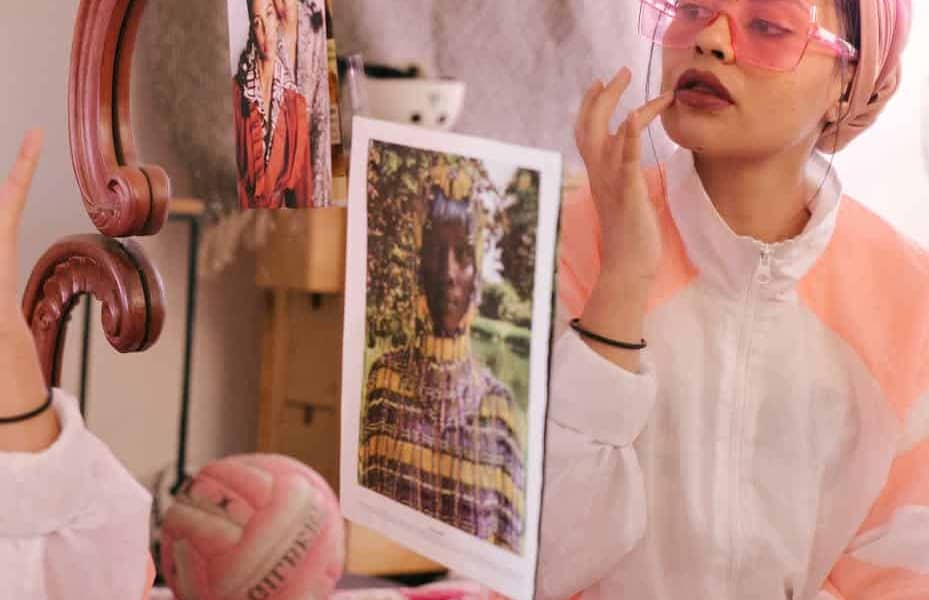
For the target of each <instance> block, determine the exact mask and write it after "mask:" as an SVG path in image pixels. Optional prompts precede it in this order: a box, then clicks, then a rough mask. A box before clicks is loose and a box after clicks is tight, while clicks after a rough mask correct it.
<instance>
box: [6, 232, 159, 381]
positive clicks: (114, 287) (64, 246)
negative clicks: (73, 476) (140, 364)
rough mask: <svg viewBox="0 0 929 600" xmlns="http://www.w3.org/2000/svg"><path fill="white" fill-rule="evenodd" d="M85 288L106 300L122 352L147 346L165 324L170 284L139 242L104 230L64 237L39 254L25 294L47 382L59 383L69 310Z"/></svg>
mask: <svg viewBox="0 0 929 600" xmlns="http://www.w3.org/2000/svg"><path fill="white" fill-rule="evenodd" d="M85 293H87V294H92V295H93V297H94V298H96V299H97V301H99V302H100V304H101V318H100V321H101V323H102V324H103V331H104V333H106V337H107V340H109V342H110V344H111V345H112V346H113V348H115V349H116V350H117V351H119V352H141V351H143V350H146V349H147V348H149V347H150V346H151V345H152V344H154V343H155V341H156V340H157V339H158V336H159V334H160V333H161V329H162V326H163V324H164V305H165V302H164V286H163V284H162V282H161V278H160V276H159V275H158V272H157V271H156V270H155V268H154V267H153V266H152V265H151V263H149V262H148V260H147V259H146V258H145V254H144V253H143V252H142V249H141V248H140V247H139V245H138V244H137V243H135V242H132V241H129V242H124V243H121V242H118V241H116V240H114V239H111V238H107V237H105V236H102V235H75V236H71V237H67V238H64V239H62V240H61V241H59V242H57V243H56V244H54V245H53V246H52V247H51V248H49V250H48V251H47V252H46V253H45V254H44V255H43V256H42V258H40V259H39V262H38V263H37V264H36V266H35V268H34V269H33V271H32V276H31V277H30V279H29V283H28V284H27V286H26V293H25V296H24V299H23V311H24V313H25V315H26V320H27V322H28V323H29V327H30V328H31V329H32V335H33V337H34V338H35V341H36V345H37V347H38V349H39V357H40V359H41V362H42V369H43V373H44V374H45V379H46V382H48V384H49V385H52V386H54V387H57V386H58V385H59V384H60V379H61V352H62V349H63V348H64V344H65V333H66V330H67V323H68V319H69V313H70V312H71V309H72V307H73V306H74V304H75V302H76V301H77V299H78V297H79V296H80V295H81V294H85Z"/></svg>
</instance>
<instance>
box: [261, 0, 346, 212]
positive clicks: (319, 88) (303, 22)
mask: <svg viewBox="0 0 929 600" xmlns="http://www.w3.org/2000/svg"><path fill="white" fill-rule="evenodd" d="M273 1H274V7H275V11H276V12H277V17H278V20H279V22H280V30H281V38H282V41H283V46H284V56H285V60H284V62H285V65H286V66H287V69H288V70H289V72H290V73H291V79H292V80H293V82H294V84H295V85H296V87H297V90H298V91H299V93H300V94H301V95H303V97H304V98H305V99H306V109H307V121H308V122H309V124H310V128H309V135H310V142H309V143H310V163H311V164H310V169H311V176H310V177H307V178H306V180H305V181H306V184H307V190H306V194H307V195H308V197H309V198H311V203H312V204H313V205H316V206H325V205H327V204H328V203H329V202H328V199H329V194H330V189H329V188H330V186H329V176H328V174H329V173H330V171H331V169H332V152H331V147H330V135H329V134H330V126H329V118H330V112H329V98H330V96H329V65H328V48H327V42H326V14H325V10H326V4H325V2H324V1H323V0H273Z"/></svg>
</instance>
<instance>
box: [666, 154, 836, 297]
mask: <svg viewBox="0 0 929 600" xmlns="http://www.w3.org/2000/svg"><path fill="white" fill-rule="evenodd" d="M815 160H816V165H815V166H816V168H817V169H818V170H820V171H821V173H822V177H826V172H827V170H828V163H827V161H826V160H825V159H824V158H823V157H822V156H819V155H817V156H816V159H815ZM666 171H667V187H668V205H669V207H670V210H671V214H672V216H673V218H674V222H675V225H676V226H677V228H678V230H679V231H680V234H681V238H682V240H683V242H684V247H685V248H686V249H687V255H688V258H689V259H690V261H691V262H692V263H693V265H694V267H696V268H697V270H698V271H699V272H700V276H701V278H704V279H706V280H707V281H708V282H709V283H710V284H711V285H713V286H715V287H718V288H719V289H721V290H722V291H723V292H724V293H726V294H728V295H737V296H740V297H741V296H744V295H745V294H747V293H748V292H749V291H751V290H753V289H757V290H758V294H759V295H760V296H762V297H767V298H777V297H782V296H784V295H786V294H789V293H790V292H791V291H793V290H794V288H795V287H796V285H797V283H798V282H799V281H800V280H801V279H802V278H803V277H804V275H806V273H807V272H808V271H809V270H810V268H811V267H812V266H813V264H814V263H815V262H816V261H817V259H818V258H819V257H820V256H821V255H822V253H823V251H824V250H825V249H826V246H828V245H829V241H830V240H831V238H832V232H833V231H834V229H835V223H836V217H837V215H838V210H839V205H840V204H841V197H842V185H841V182H840V181H839V177H838V175H837V174H836V172H835V169H834V168H833V169H832V170H831V171H830V172H829V174H828V177H826V180H825V184H824V185H823V188H822V190H821V191H820V193H819V194H818V195H817V197H816V198H814V199H813V200H812V201H811V203H810V204H809V208H810V213H811V214H812V217H811V218H810V220H809V222H808V223H807V225H806V227H805V228H804V230H803V232H802V233H801V234H800V235H799V236H797V237H795V238H793V239H790V240H787V241H784V242H778V243H776V244H766V243H764V242H761V241H759V240H756V239H755V238H752V237H749V236H740V235H737V234H736V233H735V232H734V231H732V229H731V228H730V227H729V225H728V224H727V223H726V221H725V220H724V219H723V218H722V216H721V215H720V214H719V212H718V211H717V210H716V207H715V206H714V205H713V203H712V201H711V200H710V197H709V195H708V194H707V192H706V189H705V188H704V187H703V182H702V181H701V180H700V176H699V175H698V174H697V171H696V169H695V167H694V160H693V153H692V152H691V151H689V150H686V149H683V148H679V149H677V150H676V151H675V152H674V155H673V156H672V157H671V159H670V160H669V161H668V163H667V169H666Z"/></svg>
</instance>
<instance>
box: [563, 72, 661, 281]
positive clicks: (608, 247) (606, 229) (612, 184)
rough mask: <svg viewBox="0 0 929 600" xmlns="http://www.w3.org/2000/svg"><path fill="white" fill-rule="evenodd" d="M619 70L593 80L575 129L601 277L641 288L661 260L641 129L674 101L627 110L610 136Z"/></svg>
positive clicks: (620, 89) (622, 77) (622, 85)
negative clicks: (594, 215) (606, 79)
mask: <svg viewBox="0 0 929 600" xmlns="http://www.w3.org/2000/svg"><path fill="white" fill-rule="evenodd" d="M630 79H631V74H630V72H629V69H627V68H623V69H621V70H620V71H619V73H617V74H616V76H615V77H614V78H613V80H612V81H610V83H609V84H608V85H607V86H606V87H604V86H603V84H602V83H601V82H600V81H597V82H596V83H595V84H594V85H593V86H592V87H591V88H590V89H589V90H588V91H587V94H586V95H585V96H584V101H583V103H582V104H581V110H580V114H579V116H578V120H577V126H576V128H575V137H576V139H577V147H578V149H579V150H580V153H581V157H582V158H583V159H584V163H585V165H586V166H587V174H588V177H589V179H590V187H591V192H592V193H593V198H594V203H595V204H596V207H597V212H598V214H599V217H600V228H601V236H602V237H601V239H602V242H603V248H602V251H603V252H602V256H601V260H602V274H603V276H609V277H612V278H621V279H623V280H626V281H628V282H630V283H635V284H637V285H641V283H643V280H644V282H645V283H650V282H651V281H652V280H653V279H654V277H655V274H656V273H657V271H658V264H659V260H660V259H661V235H660V231H659V228H658V219H657V216H656V214H655V210H654V207H653V205H652V203H651V200H650V198H649V193H648V186H647V184H646V181H645V174H644V172H643V169H642V163H641V161H642V157H641V144H640V138H641V133H642V130H643V129H644V128H645V127H647V126H648V124H649V123H651V122H652V121H653V120H654V119H655V117H657V116H658V115H659V114H661V113H662V112H663V111H664V110H665V109H667V108H668V107H669V106H671V104H672V103H673V102H674V95H673V93H668V94H664V95H662V96H659V97H658V98H655V99H654V100H652V101H650V102H648V103H647V104H645V105H644V106H642V107H640V108H639V109H637V110H635V111H632V112H631V113H629V115H628V116H627V117H626V120H625V121H624V122H623V124H622V125H621V126H620V127H619V130H618V131H617V132H616V133H615V134H611V133H610V131H609V122H610V118H611V117H612V115H613V113H614V112H615V111H616V106H617V104H618V103H619V100H620V98H621V97H622V95H623V94H624V93H625V91H626V89H627V88H628V87H629V82H630Z"/></svg>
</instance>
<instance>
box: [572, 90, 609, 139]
mask: <svg viewBox="0 0 929 600" xmlns="http://www.w3.org/2000/svg"><path fill="white" fill-rule="evenodd" d="M602 91H603V82H602V81H600V80H599V79H598V80H597V81H594V82H593V84H592V85H591V86H590V87H589V88H587V92H586V93H585V94H584V98H583V100H581V108H580V110H578V113H577V121H576V122H575V124H574V140H575V142H576V143H577V149H578V150H580V151H581V154H584V152H585V150H586V148H585V146H586V141H587V128H588V127H589V123H590V107H591V105H592V104H593V102H594V99H596V97H597V95H598V94H600V92H602Z"/></svg>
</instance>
